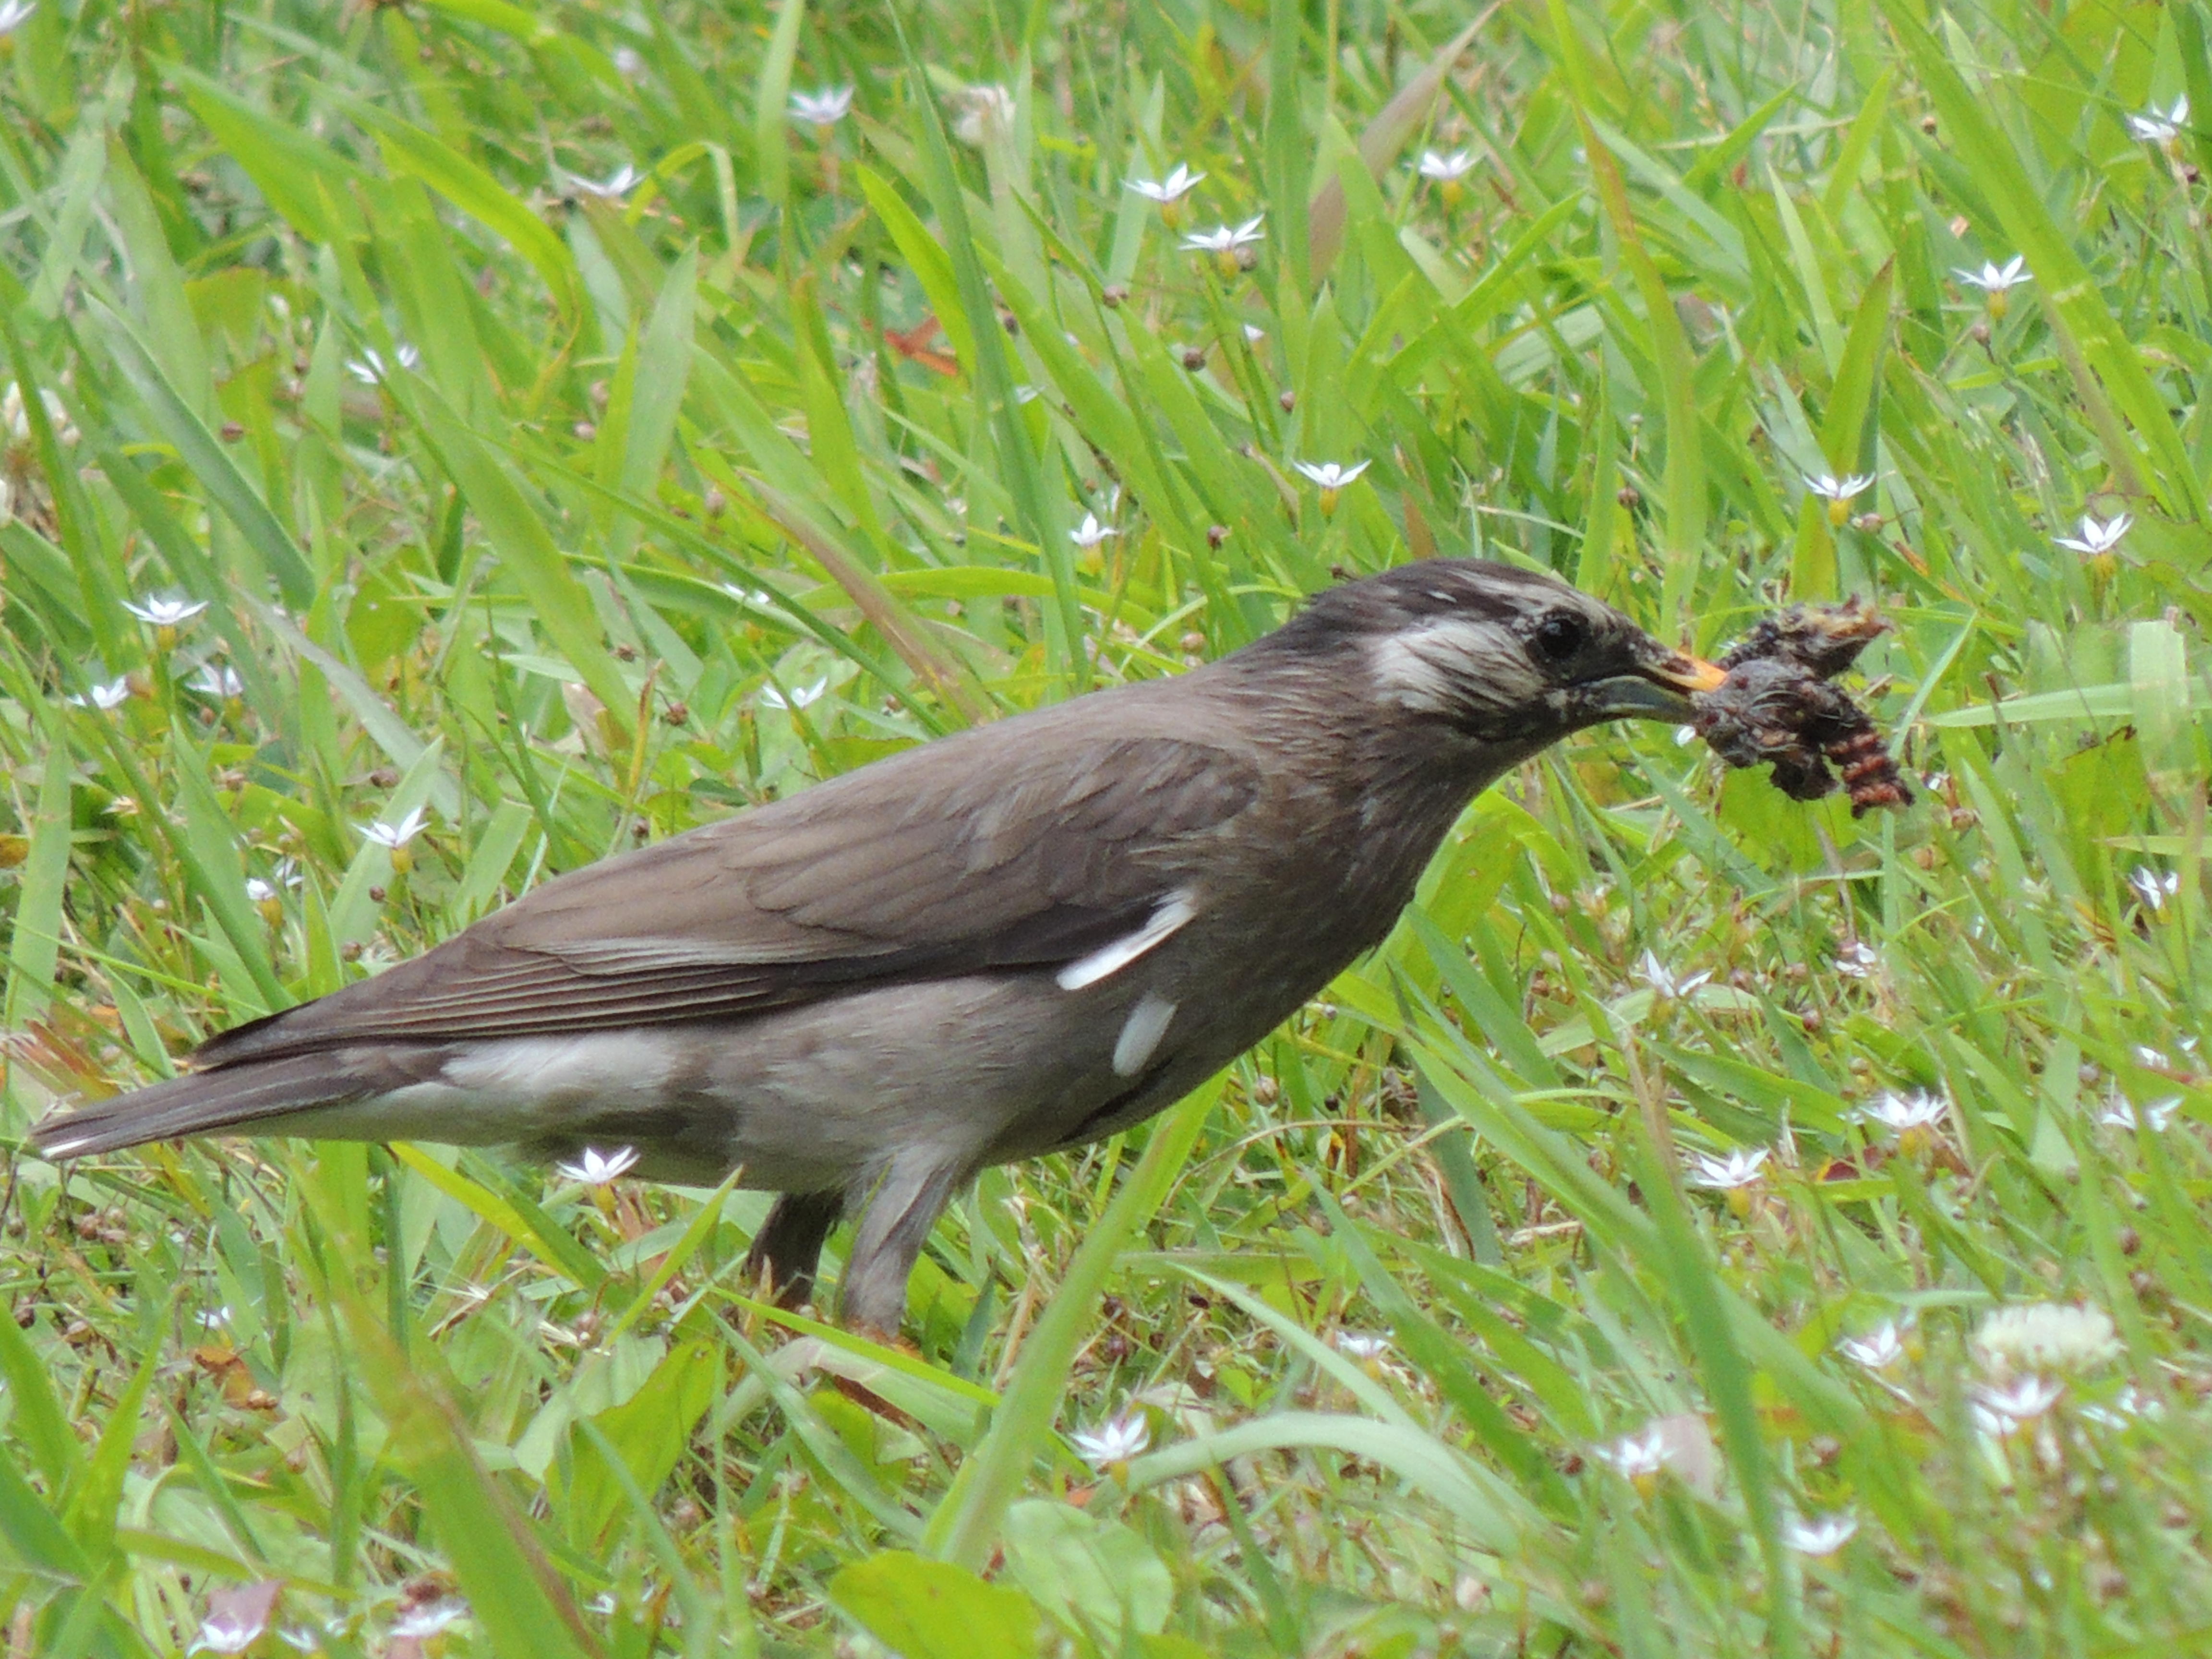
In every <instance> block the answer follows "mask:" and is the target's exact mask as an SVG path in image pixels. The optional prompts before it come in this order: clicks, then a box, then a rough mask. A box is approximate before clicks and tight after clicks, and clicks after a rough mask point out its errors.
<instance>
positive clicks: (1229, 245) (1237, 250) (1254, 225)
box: [1181, 214, 1267, 276]
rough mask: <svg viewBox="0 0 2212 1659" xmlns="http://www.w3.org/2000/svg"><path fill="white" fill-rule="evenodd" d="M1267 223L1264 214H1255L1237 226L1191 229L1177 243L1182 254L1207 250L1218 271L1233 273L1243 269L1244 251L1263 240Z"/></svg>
mask: <svg viewBox="0 0 2212 1659" xmlns="http://www.w3.org/2000/svg"><path fill="white" fill-rule="evenodd" d="M1266 226H1267V216H1266V215H1265V214H1255V215H1254V216H1252V217H1251V218H1249V219H1247V220H1246V221H1245V222H1243V224H1241V225H1235V226H1231V225H1216V226H1215V227H1214V228H1212V230H1201V231H1196V232H1194V233H1193V234H1190V235H1188V236H1186V237H1184V238H1183V239H1182V244H1181V246H1182V251H1183V252H1185V253H1211V254H1212V256H1213V260H1214V263H1215V264H1217V265H1218V266H1219V267H1220V269H1221V274H1222V275H1223V276H1233V275H1234V274H1235V273H1236V272H1237V270H1240V269H1242V268H1243V265H1244V262H1245V259H1246V258H1247V257H1248V250H1249V249H1250V248H1251V247H1253V246H1254V245H1255V244H1256V243H1260V242H1264V241H1265V240H1267V228H1266Z"/></svg>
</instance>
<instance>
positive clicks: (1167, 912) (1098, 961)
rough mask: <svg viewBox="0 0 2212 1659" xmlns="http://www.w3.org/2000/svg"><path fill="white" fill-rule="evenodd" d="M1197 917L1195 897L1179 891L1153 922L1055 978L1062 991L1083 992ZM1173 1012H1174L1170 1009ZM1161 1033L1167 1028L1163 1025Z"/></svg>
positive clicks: (1163, 904)
mask: <svg viewBox="0 0 2212 1659" xmlns="http://www.w3.org/2000/svg"><path fill="white" fill-rule="evenodd" d="M1197 914H1198V903H1197V900H1196V898H1195V896H1194V895H1193V894H1192V892H1191V890H1190V889H1189V888H1188V887H1178V888H1176V890H1175V891H1174V892H1172V893H1170V894H1169V895H1168V896H1166V897H1165V898H1164V899H1162V900H1161V901H1160V902H1159V908H1158V909H1156V910H1154V911H1153V912H1152V919H1151V920H1150V921H1147V922H1146V924H1145V925H1144V926H1143V927H1139V929H1137V931H1136V932H1135V933H1126V934H1124V935H1122V937H1121V938H1120V939H1115V941H1114V942H1113V943H1112V944H1110V945H1100V946H1099V947H1098V948H1097V950H1095V951H1092V952H1091V954H1090V955H1089V956H1087V957H1077V958H1076V959H1075V960H1074V961H1073V962H1071V963H1068V964H1067V966H1066V967H1065V968H1063V969H1060V972H1059V974H1058V975H1057V976H1056V977H1057V978H1058V980H1059V981H1060V989H1061V990H1063V991H1080V990H1082V989H1083V988H1084V987H1085V986H1089V985H1096V984H1097V983H1098V981H1100V980H1102V979H1106V978H1109V977H1110V976H1111V975H1115V974H1118V973H1120V972H1121V970H1122V969H1124V968H1127V966H1128V965H1129V964H1130V963H1133V962H1134V961H1135V960H1136V959H1137V958H1138V957H1141V956H1143V955H1144V954H1145V953H1146V951H1150V950H1152V949H1153V948H1154V947H1155V946H1157V945H1162V944H1164V943H1165V942H1166V941H1167V939H1169V938H1170V936H1172V935H1173V934H1174V933H1176V931H1177V930H1179V929H1180V928H1181V927H1182V926H1183V924H1184V923H1185V922H1188V921H1189V920H1190V919H1191V918H1192V917H1193V916H1194V915H1197ZM1169 1012H1174V1011H1173V1009H1172V1008H1170V1011H1169ZM1160 1029H1161V1030H1166V1029H1167V1028H1166V1027H1165V1026H1164V1025H1163V1026H1162V1027H1161V1028H1160Z"/></svg>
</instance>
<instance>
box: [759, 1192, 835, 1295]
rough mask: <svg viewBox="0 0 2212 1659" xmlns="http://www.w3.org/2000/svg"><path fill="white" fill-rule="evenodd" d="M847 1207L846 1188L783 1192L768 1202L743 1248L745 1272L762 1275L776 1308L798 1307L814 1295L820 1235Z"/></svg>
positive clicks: (821, 1238)
mask: <svg viewBox="0 0 2212 1659" xmlns="http://www.w3.org/2000/svg"><path fill="white" fill-rule="evenodd" d="M844 1212H845V1194H842V1193H838V1192H829V1193H785V1194H781V1195H780V1196H779V1197H778V1198H777V1199H776V1200H775V1203H774V1204H773V1205H772V1206H769V1212H768V1219H767V1220H766V1221H763V1223H761V1230H760V1231H758V1232H757V1233H755V1234H754V1235H753V1244H752V1249H750V1250H748V1251H746V1252H745V1278H746V1279H747V1280H748V1282H750V1283H752V1284H758V1283H759V1282H760V1281H761V1279H762V1278H763V1275H765V1276H766V1278H767V1279H768V1284H769V1292H770V1294H772V1295H773V1296H774V1297H775V1305H776V1306H777V1307H779V1308H796V1307H799V1305H801V1304H804V1303H805V1302H808V1301H811V1299H812V1297H813V1295H814V1269H815V1267H816V1265H817V1263H818V1262H819V1261H821V1259H822V1241H823V1239H825V1238H827V1237H829V1230H830V1229H831V1228H832V1227H834V1226H836V1225H837V1218H838V1217H839V1216H841V1215H842V1214H843V1213H844Z"/></svg>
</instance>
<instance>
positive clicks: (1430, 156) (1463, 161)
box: [1414, 149, 1474, 185]
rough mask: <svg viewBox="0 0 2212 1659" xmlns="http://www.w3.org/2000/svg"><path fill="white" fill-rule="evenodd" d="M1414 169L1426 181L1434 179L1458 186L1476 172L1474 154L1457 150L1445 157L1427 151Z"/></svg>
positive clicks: (1470, 151)
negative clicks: (1469, 174) (1457, 184)
mask: <svg viewBox="0 0 2212 1659" xmlns="http://www.w3.org/2000/svg"><path fill="white" fill-rule="evenodd" d="M1414 167H1415V170H1416V171H1418V172H1419V173H1420V175H1421V177H1422V178H1424V179H1435V180H1436V181H1437V183H1438V184H1443V185H1449V184H1456V183H1458V182H1459V180H1461V179H1464V178H1466V177H1467V175H1468V173H1472V172H1474V151H1473V150H1471V149H1455V150H1454V151H1452V153H1451V154H1450V155H1439V154H1438V153H1437V151H1435V150H1432V149H1425V150H1423V151H1422V152H1421V159H1420V160H1419V161H1417V162H1416V163H1414Z"/></svg>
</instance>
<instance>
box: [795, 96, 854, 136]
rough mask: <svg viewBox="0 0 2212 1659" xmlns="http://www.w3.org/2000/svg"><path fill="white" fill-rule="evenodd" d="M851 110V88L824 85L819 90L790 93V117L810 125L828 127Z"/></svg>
mask: <svg viewBox="0 0 2212 1659" xmlns="http://www.w3.org/2000/svg"><path fill="white" fill-rule="evenodd" d="M852 110H853V88H850V87H824V88H822V90H821V91H819V92H794V93H793V94H791V118H792V119H793V120H794V121H805V122H806V123H808V124H809V125H812V126H817V127H821V128H824V129H827V128H829V127H834V126H836V125H837V123H838V122H840V121H842V120H843V119H844V118H846V117H847V116H848V115H849V114H851V113H852Z"/></svg>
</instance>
